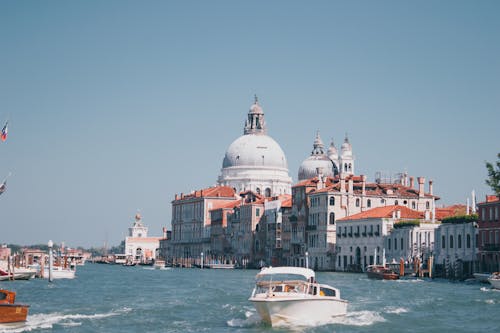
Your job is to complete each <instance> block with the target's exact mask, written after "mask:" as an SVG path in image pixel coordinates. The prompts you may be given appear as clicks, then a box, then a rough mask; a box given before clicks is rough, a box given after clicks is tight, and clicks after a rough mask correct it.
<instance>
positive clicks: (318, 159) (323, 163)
mask: <svg viewBox="0 0 500 333" xmlns="http://www.w3.org/2000/svg"><path fill="white" fill-rule="evenodd" d="M313 147H314V148H313V150H312V152H311V155H310V156H309V157H308V158H306V159H305V160H304V161H303V162H302V164H301V165H300V167H299V175H298V176H299V181H301V180H304V179H309V178H313V177H316V176H317V175H318V170H319V171H320V172H321V173H322V174H323V175H325V176H334V171H333V170H334V164H333V162H332V161H331V160H330V159H329V158H328V156H326V154H325V151H324V145H323V141H322V140H321V137H320V136H319V132H318V133H316V138H315V139H314V144H313Z"/></svg>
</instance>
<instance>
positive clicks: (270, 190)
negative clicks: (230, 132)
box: [218, 97, 292, 197]
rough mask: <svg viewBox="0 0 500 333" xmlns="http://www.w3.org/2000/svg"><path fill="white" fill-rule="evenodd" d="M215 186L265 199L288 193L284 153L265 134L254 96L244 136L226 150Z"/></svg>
mask: <svg viewBox="0 0 500 333" xmlns="http://www.w3.org/2000/svg"><path fill="white" fill-rule="evenodd" d="M218 183H219V185H221V186H230V187H232V188H233V189H234V190H235V191H237V192H243V191H255V192H257V193H262V194H264V195H265V196H266V197H269V196H274V195H279V194H290V193H291V184H292V179H291V178H290V176H289V175H288V164H287V161H286V157H285V153H284V152H283V150H282V149H281V147H280V145H279V144H278V143H277V142H276V141H274V139H273V138H271V137H270V136H268V135H267V127H266V122H265V119H264V112H263V110H262V108H261V106H260V105H259V103H258V100H257V97H255V102H254V104H253V105H252V106H251V107H250V110H249V111H248V115H247V119H246V120H245V126H244V128H243V135H242V136H240V137H239V138H237V139H236V140H234V141H233V142H232V143H231V144H230V145H229V147H228V148H227V150H226V154H225V155H224V160H223V161H222V170H221V174H220V176H219V179H218Z"/></svg>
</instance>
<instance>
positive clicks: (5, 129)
mask: <svg viewBox="0 0 500 333" xmlns="http://www.w3.org/2000/svg"><path fill="white" fill-rule="evenodd" d="M8 123H9V122H6V123H5V126H4V127H3V128H2V134H1V136H0V139H2V141H3V142H5V140H7V133H8V131H9V129H8V128H7V124H8Z"/></svg>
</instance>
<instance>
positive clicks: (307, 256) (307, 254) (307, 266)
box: [306, 251, 309, 268]
mask: <svg viewBox="0 0 500 333" xmlns="http://www.w3.org/2000/svg"><path fill="white" fill-rule="evenodd" d="M306 268H309V252H307V251H306Z"/></svg>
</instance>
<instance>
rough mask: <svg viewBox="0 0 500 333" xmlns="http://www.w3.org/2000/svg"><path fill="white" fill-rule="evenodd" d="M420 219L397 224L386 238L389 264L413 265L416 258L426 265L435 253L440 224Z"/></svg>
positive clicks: (385, 246) (385, 243) (385, 245)
mask: <svg viewBox="0 0 500 333" xmlns="http://www.w3.org/2000/svg"><path fill="white" fill-rule="evenodd" d="M422 217H423V215H420V217H419V218H417V219H415V220H413V221H409V222H408V223H395V224H394V228H393V229H392V231H391V232H390V234H388V235H387V236H386V237H385V241H384V248H385V256H386V258H387V262H390V263H393V264H395V263H399V261H400V259H403V261H404V262H405V263H411V262H413V261H414V260H415V259H416V258H418V259H419V260H420V262H421V263H426V262H427V260H428V259H429V257H430V256H432V255H433V253H434V243H435V240H434V237H435V230H436V228H437V227H439V223H432V222H430V221H425V220H423V219H422Z"/></svg>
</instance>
